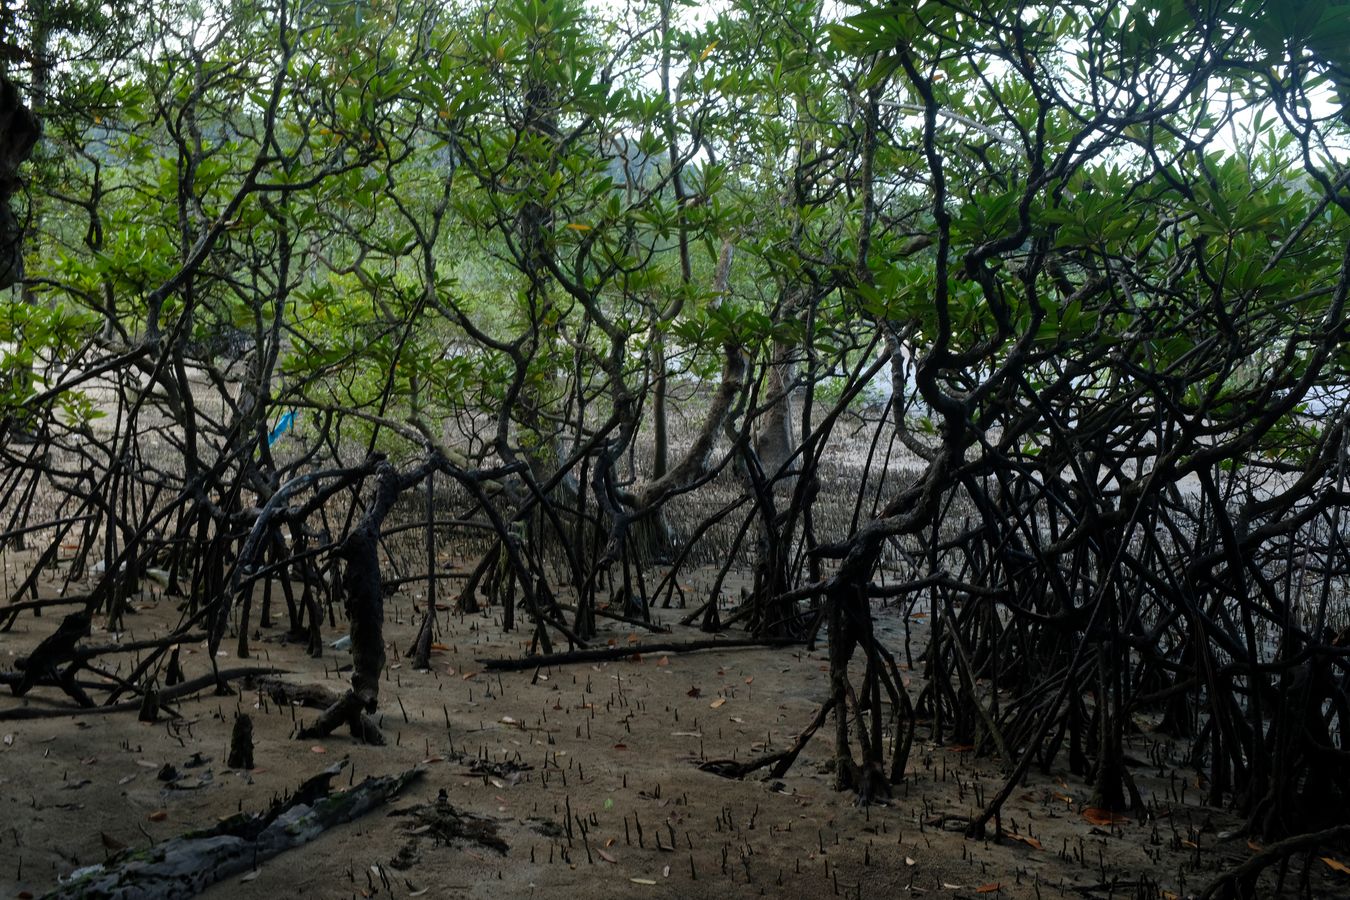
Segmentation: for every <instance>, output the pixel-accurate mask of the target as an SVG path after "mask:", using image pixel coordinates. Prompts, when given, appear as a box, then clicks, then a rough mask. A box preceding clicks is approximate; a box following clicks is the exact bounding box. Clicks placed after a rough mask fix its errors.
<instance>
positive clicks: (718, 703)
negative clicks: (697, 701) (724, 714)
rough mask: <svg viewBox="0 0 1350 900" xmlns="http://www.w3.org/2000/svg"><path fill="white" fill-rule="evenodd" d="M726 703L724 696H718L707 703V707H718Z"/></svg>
mask: <svg viewBox="0 0 1350 900" xmlns="http://www.w3.org/2000/svg"><path fill="white" fill-rule="evenodd" d="M726 703H727V698H726V697H718V698H717V699H716V700H714V701H713V702H711V703H709V704H708V707H709V708H710V709H720V708H721V707H723V706H726Z"/></svg>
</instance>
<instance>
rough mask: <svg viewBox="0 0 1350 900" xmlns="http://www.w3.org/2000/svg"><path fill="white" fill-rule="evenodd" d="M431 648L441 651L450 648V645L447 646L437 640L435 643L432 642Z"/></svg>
mask: <svg viewBox="0 0 1350 900" xmlns="http://www.w3.org/2000/svg"><path fill="white" fill-rule="evenodd" d="M431 649H432V650H440V651H441V652H445V651H447V650H449V649H450V646H449V645H448V644H442V643H440V642H439V641H437V642H436V643H433V644H432V645H431Z"/></svg>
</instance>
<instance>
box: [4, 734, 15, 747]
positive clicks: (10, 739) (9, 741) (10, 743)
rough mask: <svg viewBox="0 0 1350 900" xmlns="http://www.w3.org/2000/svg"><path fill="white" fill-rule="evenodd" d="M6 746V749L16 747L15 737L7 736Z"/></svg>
mask: <svg viewBox="0 0 1350 900" xmlns="http://www.w3.org/2000/svg"><path fill="white" fill-rule="evenodd" d="M5 746H6V747H13V746H14V735H12V734H7V735H5Z"/></svg>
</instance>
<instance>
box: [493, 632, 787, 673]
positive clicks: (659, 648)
mask: <svg viewBox="0 0 1350 900" xmlns="http://www.w3.org/2000/svg"><path fill="white" fill-rule="evenodd" d="M800 643H802V642H801V641H799V640H794V639H792V638H763V639H758V638H727V639H725V640H717V639H712V640H706V641H657V642H651V641H647V642H643V643H637V644H629V645H627V646H625V647H601V648H598V649H595V650H569V651H566V652H563V653H544V654H540V655H539V656H523V657H509V658H506V659H482V658H480V659H479V660H478V662H480V663H481V664H482V666H483V668H484V669H494V670H497V671H505V672H510V671H517V670H520V669H536V668H539V667H540V666H565V665H568V664H573V663H588V662H605V661H606V660H616V659H631V658H632V657H634V656H638V655H641V654H644V653H693V652H694V651H696V650H736V649H742V650H746V649H754V648H756V647H788V646H791V645H793V644H800Z"/></svg>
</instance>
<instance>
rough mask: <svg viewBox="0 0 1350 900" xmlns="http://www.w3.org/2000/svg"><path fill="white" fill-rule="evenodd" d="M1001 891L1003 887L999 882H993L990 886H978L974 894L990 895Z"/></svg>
mask: <svg viewBox="0 0 1350 900" xmlns="http://www.w3.org/2000/svg"><path fill="white" fill-rule="evenodd" d="M1001 890H1003V885H1002V884H1001V883H1000V882H997V881H995V882H991V883H990V884H982V885H980V886H979V887H977V888H976V889H975V893H977V894H992V893H994V892H995V891H1001Z"/></svg>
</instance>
